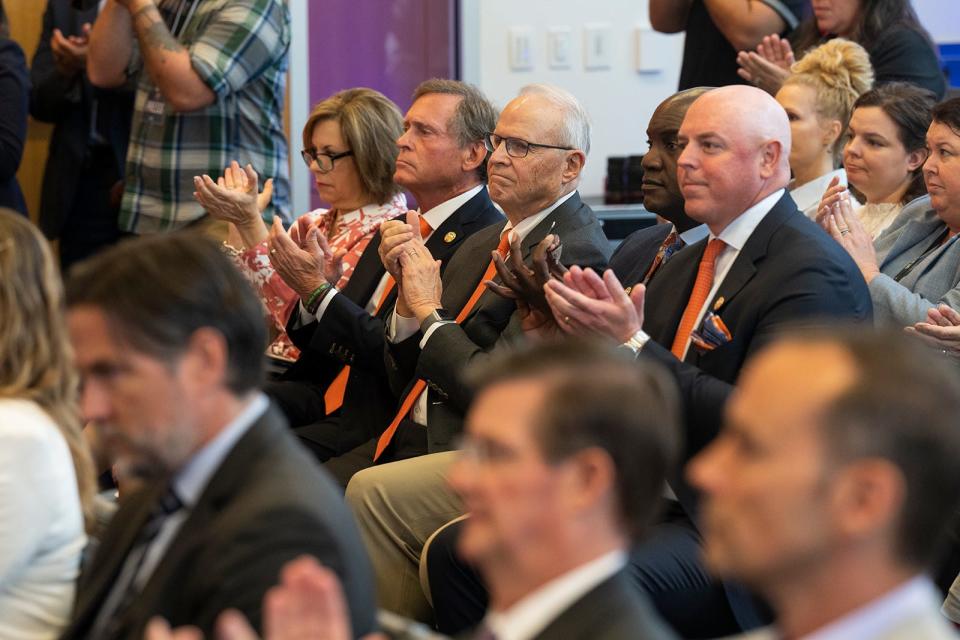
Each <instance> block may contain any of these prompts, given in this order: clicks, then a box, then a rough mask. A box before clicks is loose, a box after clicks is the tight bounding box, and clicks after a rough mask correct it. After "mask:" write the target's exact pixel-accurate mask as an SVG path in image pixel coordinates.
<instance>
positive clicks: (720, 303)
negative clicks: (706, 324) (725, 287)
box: [713, 296, 727, 311]
mask: <svg viewBox="0 0 960 640" xmlns="http://www.w3.org/2000/svg"><path fill="white" fill-rule="evenodd" d="M726 301H727V299H726V298H724V297H723V296H720V297H719V298H717V301H716V302H714V303H713V310H714V311H717V310H718V309H720V307H722V306H723V303H724V302H726Z"/></svg>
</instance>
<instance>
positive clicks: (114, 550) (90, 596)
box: [65, 482, 165, 637]
mask: <svg viewBox="0 0 960 640" xmlns="http://www.w3.org/2000/svg"><path fill="white" fill-rule="evenodd" d="M164 486H165V485H164V483H162V482H156V483H154V484H153V485H152V486H149V487H147V488H145V489H143V490H141V491H140V492H138V493H136V494H134V495H133V496H131V497H130V498H129V500H128V501H127V502H126V503H125V504H124V505H123V507H122V508H121V509H120V510H118V511H117V513H116V514H115V515H114V517H113V520H112V522H111V525H110V526H109V527H108V528H107V530H106V531H105V532H104V535H103V538H102V539H101V541H100V547H99V550H98V552H97V555H96V556H95V557H94V560H93V564H92V565H91V566H90V575H89V578H86V577H83V576H82V577H81V579H80V584H79V585H78V589H77V595H78V597H77V604H76V611H75V613H74V616H73V623H72V624H71V626H70V630H72V632H77V633H79V632H80V631H82V630H85V629H86V630H88V629H89V626H90V625H91V624H93V621H94V620H95V619H96V616H97V613H98V612H99V611H100V607H101V606H103V604H104V601H105V600H106V598H107V595H108V594H109V593H110V589H111V588H113V585H114V583H115V582H116V580H117V577H118V576H119V574H120V571H121V570H122V568H123V565H124V563H125V562H126V559H127V555H128V554H129V553H130V551H131V549H132V548H133V545H134V542H135V541H136V539H137V535H138V534H139V533H140V530H141V529H142V528H143V525H144V523H145V522H146V520H147V518H148V517H149V516H150V510H151V509H152V508H153V505H154V504H156V502H157V501H158V500H159V499H160V492H161V490H162V489H163V487H164ZM69 635H71V633H67V634H65V637H67V636H69ZM76 637H85V632H84V633H79V635H77V636H76Z"/></svg>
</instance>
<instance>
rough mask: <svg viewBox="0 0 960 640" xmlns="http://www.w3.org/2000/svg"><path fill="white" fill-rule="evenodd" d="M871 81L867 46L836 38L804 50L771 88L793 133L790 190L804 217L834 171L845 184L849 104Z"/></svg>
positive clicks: (815, 204)
mask: <svg viewBox="0 0 960 640" xmlns="http://www.w3.org/2000/svg"><path fill="white" fill-rule="evenodd" d="M872 86H873V67H871V66H870V56H869V55H867V51H866V50H865V49H864V48H863V47H861V46H860V45H858V44H857V43H855V42H851V41H849V40H844V39H843V38H836V39H834V40H830V41H829V42H827V43H825V44H822V45H820V46H819V47H817V48H816V49H814V50H812V51H811V52H810V53H808V54H807V55H805V56H804V57H803V59H801V60H800V62H797V63H796V64H794V65H793V67H792V68H791V74H790V77H789V78H787V80H786V82H784V84H783V86H782V87H781V88H780V90H779V91H777V95H776V98H777V102H779V103H780V105H781V106H783V108H784V110H785V111H786V112H787V117H788V118H789V120H790V132H791V137H792V139H793V142H792V145H791V147H790V169H791V171H792V172H793V182H792V183H791V185H790V195H791V196H792V197H793V199H794V201H796V203H797V206H798V207H799V208H800V210H801V211H803V212H804V213H805V214H806V215H807V216H808V217H810V218H815V217H816V215H817V207H818V205H819V204H820V198H821V197H822V196H823V193H824V192H825V191H826V190H827V186H828V185H829V184H830V182H831V180H833V179H834V178H835V177H836V178H838V180H839V182H840V184H844V185H846V183H847V180H846V174H845V173H844V170H843V169H842V168H840V164H841V161H842V159H843V134H844V131H846V129H847V123H848V122H849V120H850V114H851V113H852V112H853V104H854V102H856V100H857V98H859V97H860V95H861V94H863V93H865V92H866V91H868V90H869V89H870V88H871V87H872Z"/></svg>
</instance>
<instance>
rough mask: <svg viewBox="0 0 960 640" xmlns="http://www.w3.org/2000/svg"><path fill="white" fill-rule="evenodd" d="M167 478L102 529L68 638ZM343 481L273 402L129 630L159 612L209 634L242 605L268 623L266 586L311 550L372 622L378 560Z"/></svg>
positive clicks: (88, 615)
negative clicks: (323, 465) (373, 568)
mask: <svg viewBox="0 0 960 640" xmlns="http://www.w3.org/2000/svg"><path fill="white" fill-rule="evenodd" d="M159 490H160V487H158V486H152V487H148V488H147V489H145V490H144V491H142V492H140V493H138V494H135V495H132V496H130V498H129V499H127V500H126V501H125V502H124V503H123V504H122V505H121V507H120V509H119V510H118V511H117V513H116V515H114V517H113V519H112V521H111V523H110V525H109V526H108V528H107V530H106V531H105V532H104V534H103V536H102V537H101V544H100V547H99V553H98V554H97V555H96V556H95V557H94V559H93V562H92V564H91V565H90V567H89V569H88V570H87V571H85V572H84V573H83V575H82V576H81V579H80V582H79V587H78V594H77V598H78V599H77V605H76V608H75V611H74V619H73V621H72V623H71V624H70V626H69V627H68V628H67V630H66V631H65V632H64V634H63V636H62V637H63V638H64V639H68V640H73V639H76V640H80V639H82V638H87V636H88V633H89V630H90V625H91V624H92V623H93V621H94V620H95V619H96V616H97V612H98V611H99V608H100V607H101V606H102V604H103V601H104V599H105V598H106V596H107V594H108V593H109V591H110V588H111V586H112V585H113V583H114V581H115V580H116V578H117V574H118V572H119V571H120V569H121V567H122V566H123V562H124V560H125V558H126V557H127V554H128V553H129V552H130V550H131V547H132V545H133V543H134V541H135V539H136V536H137V533H138V531H139V529H140V527H141V526H142V525H143V523H144V522H145V520H146V519H147V516H148V515H149V512H150V510H151V508H152V506H153V504H154V503H155V502H156V500H157V498H158V493H159ZM341 493H342V492H341V491H340V490H338V489H336V488H335V487H334V485H333V483H332V482H331V481H330V479H329V477H328V476H327V475H326V474H325V473H323V472H322V471H321V470H320V469H319V467H318V466H317V464H316V463H315V462H314V461H313V460H312V459H311V458H310V456H309V455H308V454H307V453H306V452H305V451H304V450H303V449H302V448H301V447H300V445H299V444H298V443H297V442H296V440H295V438H294V437H293V435H292V434H290V432H289V429H288V427H287V426H286V424H285V423H284V421H283V417H282V416H281V415H280V414H279V412H278V411H277V410H276V409H274V408H270V409H269V410H268V411H267V412H266V413H265V414H264V415H263V416H262V417H261V418H260V419H259V420H258V421H257V422H256V423H255V424H254V425H253V426H252V427H251V428H250V430H249V431H247V433H246V434H244V436H243V437H242V438H241V439H240V440H239V441H238V442H237V444H236V445H235V446H234V448H233V449H232V450H231V451H230V452H229V453H228V454H227V457H226V458H225V459H224V461H223V462H222V464H221V466H220V467H219V468H218V469H217V471H216V472H215V473H214V475H213V476H212V477H211V479H210V481H209V484H208V485H207V487H206V489H205V490H204V491H203V494H202V495H201V496H200V499H199V501H198V502H197V504H196V505H195V506H194V508H193V509H192V510H191V511H190V513H189V516H188V517H187V520H186V521H185V522H184V523H183V525H182V527H181V528H180V530H179V531H178V532H177V533H176V535H175V536H174V538H173V540H172V541H171V542H170V545H169V547H167V549H166V551H165V553H164V555H163V558H162V559H161V560H160V562H159V563H158V564H157V566H156V569H155V570H154V572H153V574H152V575H151V576H150V578H149V580H148V581H147V583H146V584H145V585H144V588H143V591H142V593H141V594H140V596H139V597H138V599H137V601H136V602H135V603H134V604H133V605H132V606H131V608H130V609H128V611H127V615H126V624H125V631H124V632H123V634H122V637H123V638H129V639H130V640H142V638H143V627H144V625H145V624H146V623H147V621H148V620H149V619H150V617H151V616H154V615H161V616H163V617H165V618H167V620H169V621H170V623H171V624H172V625H174V626H179V625H184V624H196V625H198V626H199V627H200V628H201V629H202V630H203V631H204V632H205V634H206V636H207V637H212V635H211V632H212V628H213V624H214V621H215V620H216V618H217V616H218V615H219V614H220V612H221V611H223V610H224V609H226V608H230V607H234V608H237V609H239V610H240V611H242V612H243V613H244V614H245V615H247V616H248V617H249V618H250V619H251V620H252V621H253V623H254V624H255V625H256V626H258V627H259V626H260V620H261V615H260V611H261V602H262V600H263V596H264V593H265V592H266V591H267V589H269V588H270V587H271V586H273V585H274V584H276V583H277V581H278V575H279V573H280V569H281V568H282V567H283V565H284V564H285V563H286V562H288V561H290V560H292V559H294V558H296V557H298V556H300V555H302V554H310V555H313V556H315V557H316V558H318V559H319V561H320V562H321V563H322V564H324V565H325V566H328V567H330V568H331V569H333V570H334V571H335V572H336V573H337V575H338V576H339V577H340V579H341V580H342V581H343V583H344V592H345V594H346V599H347V603H348V605H349V608H350V617H351V621H352V623H353V629H354V632H355V633H356V634H357V636H358V637H359V636H360V635H363V634H364V633H367V632H369V631H371V630H372V628H373V623H374V622H373V621H374V608H373V607H374V605H373V587H372V582H371V575H370V566H369V563H368V560H367V558H366V554H365V553H364V549H363V546H362V544H361V542H360V538H359V535H358V531H357V529H356V526H355V524H354V522H353V519H352V517H351V515H350V513H349V511H348V510H347V508H346V506H345V505H344V503H343V499H342V497H341Z"/></svg>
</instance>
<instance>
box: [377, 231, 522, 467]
mask: <svg viewBox="0 0 960 640" xmlns="http://www.w3.org/2000/svg"><path fill="white" fill-rule="evenodd" d="M509 251H510V232H509V231H508V232H505V233H503V235H501V236H500V244H499V245H497V252H498V253H499V254H500V255H501V256H502V257H506V256H507V253H508V252H509ZM496 273H497V268H496V265H495V264H494V262H493V260H492V259H491V260H490V264H489V266H487V270H486V271H484V273H483V277H481V278H480V284H478V285H477V288H476V289H474V290H473V293H472V294H471V295H470V298H469V299H468V300H467V303H466V304H465V305H463V308H462V309H460V313H458V314H457V320H456V322H457V324H460V323H461V322H463V319H464V318H466V317H467V315H468V314H469V313H470V310H471V309H473V307H474V305H475V304H477V300H479V299H480V296H482V295H483V292H484V291H486V290H487V287H486V286H485V285H484V284H483V283H484V282H485V281H486V280H491V279H492V278H493V277H494V276H495V275H496ZM426 388H427V383H426V382H425V381H423V380H419V379H418V380H417V381H416V382H415V383H414V384H413V388H411V389H410V392H409V393H407V397H406V398H404V399H403V403H402V404H401V405H400V410H399V411H398V412H397V415H395V416H394V417H393V421H392V422H391V423H390V426H388V427H387V430H386V431H384V432H383V433H382V434H381V435H380V439H379V440H377V450H376V453H374V454H373V460H374V462H376V461H377V458H379V457H380V455H381V454H382V453H383V451H384V449H386V448H387V445H389V444H390V441H391V440H392V439H393V434H395V433H396V432H397V427H399V426H400V422H401V421H402V420H403V418H404V417H405V416H406V415H407V414H408V413H410V410H411V409H413V405H414V404H415V403H416V402H417V399H418V398H419V397H420V394H421V393H423V390H424V389H426Z"/></svg>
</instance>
